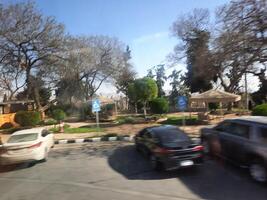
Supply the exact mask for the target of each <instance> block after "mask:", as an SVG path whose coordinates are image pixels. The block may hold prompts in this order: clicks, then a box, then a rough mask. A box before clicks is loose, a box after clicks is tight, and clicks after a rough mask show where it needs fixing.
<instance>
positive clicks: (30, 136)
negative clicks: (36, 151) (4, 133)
mask: <svg viewBox="0 0 267 200" xmlns="http://www.w3.org/2000/svg"><path fill="white" fill-rule="evenodd" d="M37 138H38V133H27V134H21V135H12V136H11V137H10V138H9V140H8V141H7V143H19V142H30V141H34V140H36V139H37Z"/></svg>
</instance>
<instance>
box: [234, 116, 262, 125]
mask: <svg viewBox="0 0 267 200" xmlns="http://www.w3.org/2000/svg"><path fill="white" fill-rule="evenodd" d="M229 121H246V122H253V123H261V124H266V125H267V117H264V116H245V117H238V118H234V119H229Z"/></svg>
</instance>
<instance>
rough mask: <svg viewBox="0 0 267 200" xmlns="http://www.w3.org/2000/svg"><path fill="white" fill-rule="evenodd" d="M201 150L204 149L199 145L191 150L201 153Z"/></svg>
mask: <svg viewBox="0 0 267 200" xmlns="http://www.w3.org/2000/svg"><path fill="white" fill-rule="evenodd" d="M203 150H204V147H203V146H201V145H198V146H195V147H194V148H193V151H203Z"/></svg>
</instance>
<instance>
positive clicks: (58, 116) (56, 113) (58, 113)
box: [52, 109, 66, 122]
mask: <svg viewBox="0 0 267 200" xmlns="http://www.w3.org/2000/svg"><path fill="white" fill-rule="evenodd" d="M52 117H53V119H55V120H57V121H58V122H59V121H61V120H64V119H65V117H66V113H65V112H64V111H63V110H61V109H55V110H53V111H52Z"/></svg>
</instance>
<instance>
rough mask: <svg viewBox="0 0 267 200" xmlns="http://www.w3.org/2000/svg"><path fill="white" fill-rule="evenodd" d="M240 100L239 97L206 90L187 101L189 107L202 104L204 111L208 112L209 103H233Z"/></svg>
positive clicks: (223, 92) (219, 91)
mask: <svg viewBox="0 0 267 200" xmlns="http://www.w3.org/2000/svg"><path fill="white" fill-rule="evenodd" d="M240 100H241V96H240V95H236V94H232V93H229V92H225V91H221V90H208V91H206V92H203V93H200V94H197V95H193V96H191V98H190V99H189V105H190V107H191V105H192V104H193V103H197V104H204V105H205V108H206V110H208V105H209V103H219V104H220V105H222V104H223V103H234V102H237V101H240Z"/></svg>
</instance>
